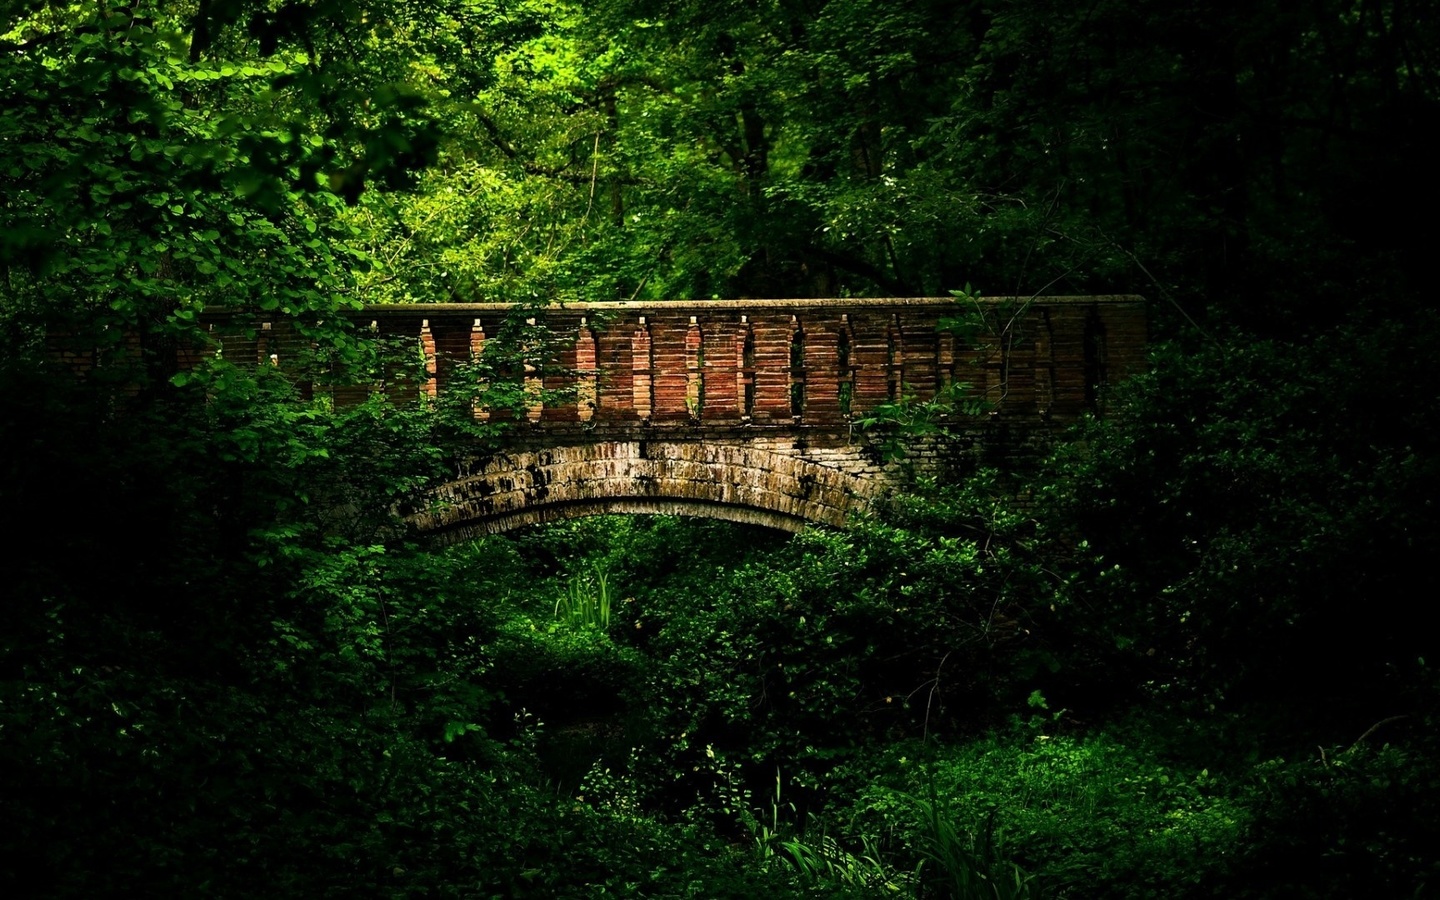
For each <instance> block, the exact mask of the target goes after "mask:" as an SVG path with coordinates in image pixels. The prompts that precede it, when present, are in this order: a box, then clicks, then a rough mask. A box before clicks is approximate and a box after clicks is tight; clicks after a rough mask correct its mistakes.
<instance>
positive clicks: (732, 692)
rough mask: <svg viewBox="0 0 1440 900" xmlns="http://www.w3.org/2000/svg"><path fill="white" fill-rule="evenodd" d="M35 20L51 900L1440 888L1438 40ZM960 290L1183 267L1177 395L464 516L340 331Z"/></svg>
mask: <svg viewBox="0 0 1440 900" xmlns="http://www.w3.org/2000/svg"><path fill="white" fill-rule="evenodd" d="M0 11H3V18H0V93H3V96H5V97H6V98H7V99H6V102H5V103H4V105H3V108H0V342H3V347H0V508H3V509H4V510H5V516H6V519H7V521H8V522H9V523H10V527H9V528H8V529H7V532H6V535H7V536H6V543H5V548H6V552H5V556H6V560H5V572H4V577H5V585H6V588H5V590H4V591H3V596H4V598H5V613H6V616H5V624H4V626H3V628H0V885H3V887H4V889H5V890H6V891H7V893H8V894H10V895H14V896H96V895H100V896H104V895H109V894H120V893H124V894H127V895H136V894H139V895H148V894H153V895H160V894H167V895H168V894H174V893H204V894H216V895H234V896H252V895H255V894H259V893H262V892H263V893H270V894H280V895H295V896H302V895H303V896H325V895H354V894H357V893H359V894H374V895H385V896H401V895H411V894H413V895H425V896H434V895H444V894H447V893H448V894H453V895H457V896H535V897H565V896H577V897H578V896H595V895H597V894H599V893H612V894H622V895H639V896H647V895H648V896H659V897H678V896H705V897H716V896H734V897H754V896H786V895H788V894H792V893H793V894H796V895H799V894H801V893H807V894H815V893H822V894H834V895H842V896H843V895H860V896H864V895H871V894H878V893H885V894H887V895H888V894H891V893H895V892H901V893H904V894H908V895H911V896H918V897H960V896H971V894H972V892H974V891H980V892H984V893H985V895H986V896H1014V897H1020V896H1038V895H1040V894H1053V895H1056V896H1064V897H1084V896H1106V897H1111V896H1137V897H1138V896H1175V897H1185V896H1194V897H1205V896H1241V897H1293V896H1301V897H1337V898H1338V897H1353V896H1425V895H1427V893H1428V892H1431V891H1433V890H1434V886H1435V884H1436V883H1437V881H1436V878H1437V873H1436V871H1435V869H1436V862H1435V859H1434V856H1433V852H1432V850H1433V847H1434V846H1435V842H1436V833H1435V832H1436V823H1437V804H1440V799H1437V798H1440V782H1437V779H1436V767H1435V765H1434V762H1433V760H1434V759H1435V758H1436V749H1437V748H1436V747H1435V746H1434V726H1435V723H1436V715H1437V711H1436V701H1435V698H1436V696H1437V694H1436V678H1435V675H1434V670H1433V666H1434V663H1435V657H1436V649H1435V647H1434V646H1433V645H1434V639H1433V633H1432V631H1431V630H1429V629H1428V628H1427V627H1426V626H1425V625H1424V622H1426V621H1428V613H1429V607H1430V606H1431V605H1433V602H1434V601H1433V599H1432V598H1433V597H1435V596H1437V593H1440V592H1437V589H1436V588H1437V585H1436V578H1435V574H1434V564H1433V560H1434V557H1435V555H1436V551H1437V549H1440V548H1437V538H1440V529H1437V520H1436V510H1435V506H1434V504H1435V497H1436V496H1437V487H1440V485H1437V476H1440V469H1437V466H1440V463H1437V449H1440V448H1437V444H1436V442H1437V430H1436V422H1437V420H1440V415H1437V413H1440V410H1437V408H1436V406H1437V398H1440V384H1437V376H1436V372H1437V362H1440V360H1437V357H1436V350H1435V348H1436V347H1437V346H1440V343H1437V338H1440V328H1437V323H1436V321H1435V315H1434V310H1433V308H1432V304H1431V303H1430V300H1429V293H1430V292H1429V282H1430V280H1431V279H1430V277H1429V270H1428V264H1429V262H1430V259H1429V254H1430V250H1431V247H1432V245H1433V243H1434V237H1435V234H1434V232H1435V229H1434V227H1433V225H1432V224H1430V219H1431V217H1430V215H1429V210H1430V209H1431V208H1432V207H1434V206H1435V205H1436V203H1435V201H1436V200H1437V199H1440V198H1437V185H1440V182H1437V175H1436V172H1435V168H1434V166H1433V165H1431V164H1430V159H1429V155H1430V154H1429V153H1428V150H1429V145H1428V143H1427V140H1428V139H1427V137H1426V135H1428V134H1431V133H1433V132H1434V131H1435V130H1436V129H1435V124H1436V119H1437V117H1440V102H1437V101H1440V59H1437V56H1436V53H1437V50H1436V48H1437V47H1440V34H1437V33H1436V29H1437V27H1440V24H1437V20H1435V19H1434V17H1433V16H1427V15H1426V13H1427V12H1428V10H1427V9H1426V8H1424V7H1423V6H1422V5H1417V4H1414V3H1413V2H1410V0H1316V2H1313V3H1309V4H1304V5H1300V4H1294V3H1281V2H1261V3H1252V4H1249V5H1246V6H1243V7H1241V6H1236V5H1233V4H1217V3H1205V2H1191V3H1180V4H1176V3H1172V2H1158V0H1154V2H1152V0H1144V2H1124V3H1121V2H1110V0H1099V2H1095V3H1091V4H1088V5H1080V6H1075V5H1073V4H1063V3H1035V2H1027V3H1023V4H1021V3H992V4H988V5H987V4H979V3H963V2H961V3H954V2H938V0H904V2H889V3H878V2H869V0H828V2H794V0H767V2H761V3H732V2H714V0H710V2H706V3H696V2H692V0H607V2H603V3H594V4H574V3H568V2H563V0H524V2H518V3H517V2H504V3H500V2H490V0H449V2H445V3H440V4H436V3H426V4H414V3H409V2H405V0H373V2H365V3H349V2H346V3H339V2H328V0H321V2H315V3H269V2H241V3H223V4H220V3H213V2H209V0H198V2H189V3H178V4H164V5H160V4H153V3H119V2H103V3H86V4H78V3H77V4H66V3H40V2H11V3H5V4H0ZM969 285H977V286H979V287H980V288H981V289H983V291H984V292H985V293H988V294H992V295H1007V294H1014V295H1018V296H1021V297H1025V296H1030V295H1039V294H1047V293H1048V294H1054V293H1082V292H1097V293H1101V292H1103V293H1118V292H1138V293H1142V294H1144V295H1146V296H1147V297H1148V298H1149V299H1150V301H1151V305H1150V310H1151V323H1152V338H1153V349H1152V353H1151V358H1150V368H1149V371H1148V372H1147V373H1145V374H1144V375H1142V376H1140V377H1138V378H1136V379H1134V380H1133V381H1132V382H1131V383H1129V384H1127V385H1125V386H1123V387H1122V388H1120V389H1119V390H1118V391H1117V393H1116V395H1115V396H1114V397H1113V398H1110V399H1111V402H1110V403H1108V404H1107V408H1108V409H1110V410H1111V411H1112V414H1111V415H1109V417H1108V418H1104V419H1096V420H1092V421H1087V422H1085V423H1082V424H1081V425H1080V426H1078V427H1077V429H1076V431H1075V432H1074V434H1073V435H1071V436H1070V438H1069V439H1067V440H1066V441H1064V442H1061V443H1060V444H1058V445H1057V446H1056V447H1055V448H1054V452H1053V453H1052V454H1051V455H1050V457H1049V458H1048V459H1047V460H1045V461H1044V462H1043V464H1041V465H1039V466H1037V467H1035V468H1034V469H1031V470H1022V471H1009V472H990V471H981V472H977V473H973V474H972V475H970V476H969V477H966V478H965V479H963V480H957V481H955V482H952V483H921V484H918V485H916V487H917V488H918V489H917V490H916V491H915V492H914V494H913V495H910V496H904V497H899V498H897V500H896V503H895V505H894V508H893V509H892V510H891V511H890V512H889V513H888V514H887V515H886V516H884V517H882V518H881V519H880V520H878V521H872V522H866V523H859V524H857V526H856V527H855V528H853V529H850V530H848V531H846V532H843V533H839V532H826V531H813V532H807V533H805V534H802V535H799V536H796V537H787V536H784V535H779V534H772V533H768V532H763V531H755V530H750V529H744V528H740V527H738V526H730V525H725V524H722V523H715V522H691V521H677V520H669V519H654V520H645V519H634V520H629V519H600V520H589V521H582V522H577V523H571V524H568V525H564V526H555V527H552V528H548V529H539V530H535V531H531V532H527V533H521V534H517V535H514V536H510V537H503V538H501V537H497V538H491V539H487V540H485V541H481V542H477V543H475V544H473V545H470V546H466V547H459V548H452V549H450V550H448V551H444V552H441V551H433V550H431V549H428V548H425V547H421V546H417V545H415V544H413V543H410V542H409V541H407V539H406V535H405V534H404V532H403V529H400V528H398V527H397V524H396V523H395V521H394V519H393V511H394V510H395V509H396V508H397V505H403V504H404V503H406V502H409V501H411V500H412V499H413V498H414V496H415V493H416V491H417V490H418V489H419V488H421V487H423V485H425V484H426V483H427V482H428V481H429V480H430V479H432V478H434V477H438V476H440V475H442V474H443V473H444V472H445V471H447V466H448V465H449V464H450V460H452V459H453V457H454V456H455V455H456V454H458V453H462V452H465V451H466V450H467V449H468V448H474V447H475V446H477V443H478V444H479V445H482V446H483V445H484V444H485V443H486V442H492V441H496V440H503V437H504V436H503V429H502V428H500V427H498V426H495V425H488V424H487V425H483V426H477V424H476V423H475V422H474V421H473V420H472V418H471V417H470V416H469V415H468V398H455V399H454V401H453V402H442V403H439V404H435V405H433V406H430V405H426V404H421V403H417V402H414V401H413V399H412V398H410V397H408V396H406V394H407V393H408V391H407V390H406V388H405V384H406V382H405V380H404V379H403V378H399V379H398V380H397V378H396V376H397V375H399V374H401V373H402V371H403V370H404V368H405V367H406V366H407V365H409V364H410V361H409V360H407V359H406V358H405V348H401V355H400V356H398V357H391V358H381V357H379V356H377V355H376V351H375V349H374V347H373V346H372V345H370V344H367V343H366V342H365V341H357V340H355V335H353V334H351V333H348V332H347V330H346V329H345V328H344V327H341V326H340V325H338V324H337V323H339V322H341V321H342V320H343V316H341V315H340V313H341V312H343V311H345V310H347V309H350V308H354V307H356V306H358V305H359V304H361V303H365V302H391V301H416V302H426V301H449V300H482V299H483V300H514V301H521V302H525V303H532V304H536V303H539V304H543V303H545V302H550V301H555V300H562V301H563V300H577V299H591V300H594V299H606V300H609V299H617V298H618V299H627V298H654V297H676V298H682V297H683V298H703V297H712V296H714V297H745V296H880V295H921V294H931V295H933V294H944V293H945V292H947V291H961V290H962V288H963V290H964V291H965V292H966V293H968V292H970V291H971V290H972V288H970V287H969ZM205 309H209V310H211V311H215V310H224V311H227V312H228V313H229V314H231V315H232V316H234V317H235V318H234V321H235V322H236V323H238V327H239V328H241V329H242V330H243V329H244V328H245V327H246V326H247V325H250V326H253V325H255V324H256V323H258V321H260V317H264V318H265V319H267V320H268V319H282V318H283V319H285V320H286V321H289V322H292V323H293V324H294V326H295V327H296V328H297V329H298V332H299V334H300V335H302V336H303V337H304V338H305V341H304V343H306V344H309V345H312V346H313V347H314V355H313V358H304V359H294V360H291V359H287V360H285V362H286V364H287V366H288V367H291V368H290V370H291V371H297V370H301V369H303V370H304V371H305V372H306V374H307V379H308V382H309V385H310V386H309V387H297V386H296V385H295V384H293V383H292V381H291V380H289V379H286V378H283V377H280V376H278V375H277V374H276V373H275V372H273V371H271V370H270V369H269V368H268V367H265V366H262V367H259V368H258V369H257V368H256V367H254V366H246V365H237V364H234V363H235V360H234V359H233V358H232V359H230V361H228V362H227V361H223V360H219V359H215V358H213V357H214V354H213V352H211V351H213V350H214V349H215V345H214V344H213V343H212V342H211V337H212V336H211V335H210V334H209V333H208V332H206V331H205V329H204V328H202V327H201V326H199V325H197V320H198V316H199V314H200V312H201V311H202V310H205ZM58 350H64V351H66V352H69V353H71V354H78V357H72V361H71V362H69V363H61V362H59V361H58V360H57V358H56V352H57V351H58ZM177 350H188V351H193V352H195V353H196V354H198V358H201V362H200V363H199V364H198V365H197V366H196V367H195V368H194V369H192V370H189V371H181V370H180V369H179V367H178V366H177V364H176V362H175V360H176V351H177ZM412 355H413V354H412ZM74 358H79V359H81V360H82V361H83V364H82V365H78V366H77V365H76V364H75V363H74V361H73V360H74ZM361 373H369V374H370V375H372V376H376V375H380V374H384V375H386V376H388V377H389V378H390V382H389V385H388V386H389V391H388V393H387V392H381V393H378V394H375V395H373V396H371V397H370V399H369V400H368V401H367V402H364V403H362V404H359V405H355V406H350V407H346V408H340V409H337V408H336V404H334V403H333V402H332V400H331V396H332V395H331V394H330V393H329V391H328V390H327V387H328V384H329V382H330V381H332V380H336V379H342V378H345V377H351V376H356V375H357V374H361ZM492 374H493V373H492ZM457 413H458V415H457ZM931 424H933V423H931ZM906 438H907V435H906V433H905V432H904V430H903V428H902V429H900V430H899V431H898V433H895V434H894V439H895V441H896V443H897V446H899V447H900V448H901V449H903V446H904V441H905V440H906ZM1020 497H1023V498H1025V502H1023V503H1018V502H1015V501H1016V498H1020ZM602 596H603V597H605V598H606V599H607V600H609V601H610V605H611V608H612V613H611V616H610V620H609V621H608V622H607V623H605V624H604V625H603V626H600V627H597V626H595V625H593V624H582V623H580V622H579V620H578V619H577V618H575V617H571V616H566V615H557V610H559V609H561V608H562V607H563V604H564V603H570V604H572V605H582V606H583V605H585V604H593V603H595V602H598V600H599V599H600V598H601V597H602Z"/></svg>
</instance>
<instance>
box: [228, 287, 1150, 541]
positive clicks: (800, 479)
mask: <svg viewBox="0 0 1440 900" xmlns="http://www.w3.org/2000/svg"><path fill="white" fill-rule="evenodd" d="M359 315H361V316H364V317H368V318H370V319H371V320H373V321H372V328H373V329H374V330H375V331H376V332H377V333H378V334H380V335H384V336H391V337H400V338H404V339H405V340H406V341H407V342H408V341H409V340H418V342H419V346H420V347H421V349H422V350H423V354H424V367H425V368H424V372H423V375H422V376H421V377H422V379H423V384H419V385H417V384H415V382H414V381H410V382H403V381H402V382H400V384H401V388H400V390H403V391H405V392H407V393H408V392H414V391H415V390H416V389H417V388H418V389H419V393H420V394H421V396H426V395H428V396H430V397H436V396H439V395H441V393H442V392H443V391H445V390H446V388H447V387H453V386H455V380H456V379H457V378H465V379H472V382H473V379H474V377H475V375H474V370H470V369H467V368H465V367H464V366H463V365H457V364H464V363H469V362H471V361H473V360H476V359H482V360H483V359H485V354H486V353H487V352H490V353H492V354H498V353H499V352H501V347H502V344H501V343H497V342H496V336H497V335H498V334H499V333H500V332H501V331H502V330H504V331H505V332H506V333H507V334H508V333H511V332H513V331H515V330H516V327H515V326H516V325H517V324H519V322H517V319H518V320H520V321H522V322H524V324H526V325H528V326H529V327H528V328H524V327H521V328H519V329H518V331H519V333H520V334H521V335H522V336H521V337H520V339H519V340H520V343H521V346H522V350H521V351H520V360H521V362H520V363H516V364H512V369H511V371H512V373H513V374H512V376H511V377H510V378H508V379H505V380H506V381H507V382H508V383H507V385H506V387H508V389H509V390H510V391H511V392H512V395H513V394H514V392H515V391H516V390H517V389H518V390H519V392H520V397H521V400H522V404H523V405H520V406H519V407H518V408H519V410H520V411H519V412H513V413H512V412H503V411H498V410H497V411H492V410H487V409H486V408H484V407H483V406H480V405H477V406H476V409H475V415H476V416H477V417H478V418H482V419H492V420H499V419H502V418H508V419H510V420H512V426H511V428H510V430H509V431H508V432H507V434H508V436H507V437H506V438H505V439H504V443H503V449H502V450H500V451H497V452H491V453H486V454H484V455H479V456H476V457H475V458H472V459H469V460H464V461H461V462H460V463H459V464H458V467H457V471H456V474H455V476H454V478H453V479H451V480H450V481H449V482H448V483H446V484H443V485H438V486H436V487H435V488H434V490H433V491H432V493H431V494H430V496H429V498H428V501H429V502H428V504H427V505H426V506H425V508H424V509H423V510H422V511H419V512H415V513H413V514H411V515H410V516H409V521H410V523H411V525H412V526H413V527H414V528H415V529H416V530H417V531H418V532H420V533H421V534H424V535H428V536H430V537H431V538H432V539H437V540H439V541H441V542H450V541H458V540H464V539H467V538H470V537H473V536H476V535H479V534H484V533H490V532H497V531H504V530H508V529H510V528H515V527H519V526H523V525H529V524H534V523H538V522H545V521H551V520H556V519H563V518H573V517H578V516H586V515H594V514H600V513H664V514H674V515H687V516H705V517H710V518H720V519H730V520H735V521H742V522H749V523H756V524H762V525H767V526H770V527H774V528H781V529H786V530H791V531H794V530H798V529H799V528H801V527H803V525H804V524H805V523H807V522H816V523H822V524H826V525H835V526H838V525H843V524H844V523H845V522H846V520H847V519H848V518H849V517H850V516H851V515H853V514H855V513H857V512H860V511H863V510H865V509H866V508H867V507H870V506H871V505H872V504H874V503H875V502H876V501H877V500H878V499H879V498H880V497H882V496H883V495H884V494H885V493H886V492H887V491H888V490H889V489H890V488H891V487H893V486H894V485H895V484H896V482H897V480H898V479H900V478H901V477H902V476H903V473H904V471H905V470H906V466H904V465H896V464H895V463H893V462H891V463H887V462H886V461H885V460H884V459H883V458H882V456H881V454H879V453H877V452H876V441H875V440H874V438H873V435H870V434H864V435H862V434H860V433H858V430H857V428H856V423H857V421H858V420H859V419H861V418H863V417H865V416H866V415H867V414H869V413H871V412H872V411H874V410H875V409H876V407H877V406H880V405H882V404H887V403H895V402H897V401H902V400H903V399H904V398H907V397H909V398H913V401H914V402H916V403H923V402H924V401H927V400H931V399H933V398H935V397H936V396H937V394H939V393H940V392H942V391H947V390H949V391H951V393H952V395H954V396H960V397H962V398H968V399H969V400H971V401H974V402H973V403H971V404H969V405H971V406H972V407H973V408H979V409H980V410H982V412H981V414H980V415H978V416H976V415H971V416H961V415H959V414H958V413H956V414H952V415H951V416H950V419H949V421H948V422H947V423H946V424H947V431H948V432H950V434H951V435H952V438H950V439H947V440H945V441H931V442H928V443H922V444H921V445H920V446H919V447H918V448H917V449H912V452H911V453H910V454H908V455H907V457H906V463H908V464H910V465H909V468H910V469H911V470H913V468H914V464H915V463H917V462H918V463H919V464H921V465H923V466H928V467H931V468H941V469H943V468H944V467H946V466H947V465H948V466H956V465H963V464H965V463H966V461H967V460H968V461H969V464H972V465H973V464H974V462H975V461H976V458H977V457H985V456H987V455H988V456H989V457H990V458H991V459H993V460H1013V459H1014V458H1015V457H1016V456H1017V455H1020V454H1024V453H1026V452H1027V451H1029V452H1033V451H1034V450H1035V449H1036V448H1038V447H1040V446H1043V445H1044V444H1045V443H1046V442H1047V441H1048V439H1049V437H1050V436H1051V435H1052V434H1053V433H1055V431H1056V430H1057V429H1058V428H1060V427H1063V426H1064V425H1065V424H1067V423H1069V422H1071V421H1073V420H1074V419H1075V418H1076V417H1078V416H1079V415H1080V414H1082V413H1084V412H1086V411H1089V410H1094V409H1097V408H1098V407H1099V406H1100V405H1101V404H1103V400H1104V396H1105V389H1106V387H1107V386H1108V385H1113V384H1115V383H1116V382H1118V381H1119V380H1121V379H1122V378H1124V377H1125V376H1127V375H1129V374H1131V373H1133V372H1136V371H1138V370H1139V369H1140V367H1141V366H1142V365H1143V362H1144V350H1145V308H1144V301H1143V300H1142V299H1141V298H1139V297H1134V296H1093V297H1049V298H1043V299H1035V300H1019V299H1014V298H1009V299H1006V298H999V299H985V300H980V301H964V300H961V301H957V300H954V299H951V298H938V299H937V298H906V299H839V300H719V301H657V302H614V303H586V304H574V305H568V306H555V307H546V308H542V309H536V310H528V311H521V310H517V309H516V308H513V307H511V306H508V305H504V304H488V303H475V304H424V305H395V306H391V305H386V306H373V307H368V308H366V309H365V310H364V312H363V313H360V314H359ZM227 343H228V342H227ZM247 343H248V342H247ZM283 343H284V341H283V339H282V338H281V334H280V330H279V327H278V324H277V328H276V330H274V331H270V330H269V326H265V329H262V331H261V333H260V336H259V344H258V346H257V347H256V352H257V353H258V355H259V357H260V358H261V359H265V358H267V357H268V358H270V359H271V360H272V361H275V357H274V355H273V354H275V353H276V347H278V346H282V345H283ZM509 346H511V347H512V348H513V347H514V346H515V345H514V342H513V341H511V342H510V343H509ZM524 347H529V348H530V350H529V351H528V354H529V355H527V351H526V350H525V349H523V348H524ZM537 348H543V349H537ZM245 352H248V351H245ZM497 380H501V379H497ZM952 386H953V387H952ZM389 389H390V390H392V391H394V390H396V387H395V385H394V384H392V385H390V387H389ZM362 390H363V389H362ZM410 396H414V394H413V393H410ZM481 396H482V397H483V396H484V393H483V391H482V393H481ZM482 402H483V401H482ZM931 412H932V413H933V412H934V410H932V411H931Z"/></svg>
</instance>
